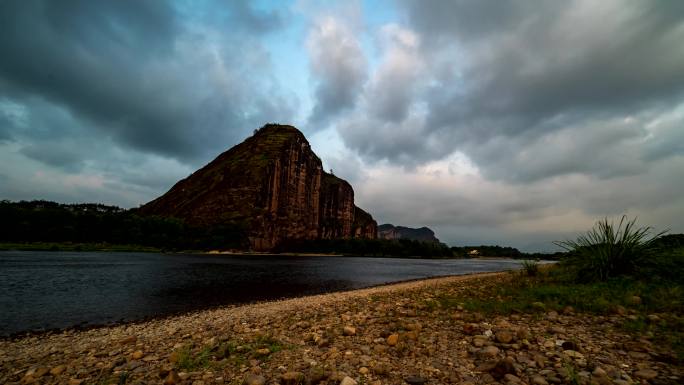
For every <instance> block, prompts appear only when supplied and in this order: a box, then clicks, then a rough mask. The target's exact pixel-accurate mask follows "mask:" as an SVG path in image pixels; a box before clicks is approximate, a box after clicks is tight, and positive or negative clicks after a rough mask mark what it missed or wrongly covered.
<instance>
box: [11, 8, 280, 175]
mask: <svg viewBox="0 0 684 385" xmlns="http://www.w3.org/2000/svg"><path fill="white" fill-rule="evenodd" d="M176 5H177V6H178V7H179V8H173V7H172V4H171V3H166V2H156V1H117V2H113V3H112V2H106V1H71V2H65V3H60V4H55V3H53V2H50V1H31V0H29V1H25V2H23V1H22V2H3V3H2V5H0V14H1V15H3V20H2V22H0V50H1V51H2V52H3V53H4V56H5V59H4V60H2V61H1V62H0V94H1V95H2V96H3V97H4V98H5V99H7V100H11V101H12V102H16V103H19V104H23V105H25V106H27V107H29V108H30V107H32V106H33V105H34V104H35V103H34V102H33V101H34V100H38V99H42V100H43V101H44V102H45V103H50V104H52V105H54V107H55V108H62V109H64V110H65V111H68V113H70V114H71V115H72V116H73V119H74V120H76V121H78V122H79V124H80V126H82V127H84V129H87V130H88V133H87V135H102V136H106V137H110V138H112V139H113V140H114V141H115V142H116V143H117V144H118V145H120V146H123V147H128V148H132V149H135V150H139V151H146V152H150V153H155V154H160V155H164V156H170V157H175V158H178V159H184V160H189V161H197V160H198V159H203V160H204V159H205V157H206V153H207V150H209V152H213V153H215V152H218V151H220V150H222V149H225V147H226V146H227V145H228V144H232V143H234V142H236V141H237V140H238V139H240V138H242V137H244V135H245V134H246V133H247V132H249V131H251V130H252V129H253V128H254V127H258V126H259V125H261V124H263V122H266V121H270V120H276V119H283V120H288V119H289V117H290V116H291V115H292V113H293V105H292V103H291V102H288V100H291V99H292V98H290V95H288V94H287V93H285V92H284V91H281V90H280V89H279V86H278V84H276V83H275V82H274V81H273V79H271V78H270V77H268V76H266V75H267V74H268V72H269V66H270V65H269V62H270V57H269V55H268V53H267V51H265V50H264V49H263V47H262V45H261V44H260V43H259V36H260V35H261V34H264V33H269V32H273V31H275V30H277V29H278V28H279V27H280V26H281V25H282V23H281V21H280V19H279V17H278V15H277V14H274V13H273V12H270V13H269V12H261V11H257V10H255V9H253V8H251V6H249V5H248V4H247V3H242V2H230V3H226V4H224V5H222V6H221V7H218V6H217V5H220V4H218V3H216V4H213V3H211V2H201V3H198V4H196V7H193V8H191V9H181V8H180V6H181V4H176ZM210 10H211V12H210ZM223 23H229V24H223ZM226 25H230V29H226ZM26 26H30V33H29V31H27V30H26ZM30 113H31V114H32V115H37V114H39V112H38V111H30ZM51 130H52V131H54V132H57V133H58V132H60V130H61V128H59V127H53V128H52V129H51ZM36 135H38V134H36ZM46 160H47V159H46Z"/></svg>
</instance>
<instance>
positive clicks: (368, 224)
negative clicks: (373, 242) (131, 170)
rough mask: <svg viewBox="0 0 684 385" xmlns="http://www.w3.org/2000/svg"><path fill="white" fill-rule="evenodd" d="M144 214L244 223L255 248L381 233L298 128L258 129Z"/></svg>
mask: <svg viewBox="0 0 684 385" xmlns="http://www.w3.org/2000/svg"><path fill="white" fill-rule="evenodd" d="M139 212H140V213H141V214H147V215H159V216H164V217H174V218H178V219H181V220H183V221H186V222H187V223H189V224H193V225H199V226H222V225H235V224H239V225H242V226H244V228H246V232H247V235H248V238H249V244H250V246H251V248H252V249H254V250H270V249H272V248H274V247H275V246H277V245H278V244H279V243H280V242H282V241H283V240H287V239H336V238H355V237H358V238H371V239H372V238H376V236H377V223H376V222H375V221H374V220H373V218H372V217H371V216H370V215H369V214H368V213H366V212H365V211H363V210H361V209H360V208H358V207H356V206H355V205H354V190H353V189H352V187H351V185H350V184H349V183H347V182H346V181H344V180H342V179H340V178H337V177H336V176H334V175H332V174H328V173H326V172H324V171H323V167H322V163H321V160H320V159H319V158H318V156H316V154H314V152H313V151H312V150H311V146H310V145H309V142H308V141H307V140H306V138H305V137H304V135H303V134H302V133H301V132H300V131H299V130H297V129H296V128H295V127H292V126H287V125H279V124H267V125H265V126H264V127H262V128H260V129H259V130H257V131H255V133H254V135H253V136H251V137H249V138H247V139H246V140H245V141H244V142H242V143H240V144H238V145H236V146H235V147H233V148H231V149H229V150H228V151H226V152H224V153H222V154H221V155H219V156H218V157H217V158H216V159H214V160H213V161H212V162H210V163H209V164H207V165H206V166H204V167H202V168H201V169H199V170H197V171H196V172H194V173H193V174H191V175H190V176H189V177H187V178H185V179H183V180H181V181H179V182H178V183H176V184H175V185H174V186H173V187H172V188H171V190H169V191H168V192H167V193H166V194H164V195H162V196H161V197H159V198H157V199H155V200H153V201H151V202H149V203H147V204H145V205H143V206H142V207H140V209H139Z"/></svg>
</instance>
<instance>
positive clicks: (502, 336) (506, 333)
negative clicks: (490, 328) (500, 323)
mask: <svg viewBox="0 0 684 385" xmlns="http://www.w3.org/2000/svg"><path fill="white" fill-rule="evenodd" d="M513 338H514V336H513V333H512V332H511V331H510V330H499V331H498V332H496V340H497V341H499V342H501V343H502V344H509V343H511V341H513Z"/></svg>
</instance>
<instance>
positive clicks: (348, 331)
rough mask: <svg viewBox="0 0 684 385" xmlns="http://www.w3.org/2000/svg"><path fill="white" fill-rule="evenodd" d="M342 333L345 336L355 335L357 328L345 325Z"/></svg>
mask: <svg viewBox="0 0 684 385" xmlns="http://www.w3.org/2000/svg"><path fill="white" fill-rule="evenodd" d="M342 334H344V335H345V336H354V335H356V328H355V327H353V326H345V327H344V329H342Z"/></svg>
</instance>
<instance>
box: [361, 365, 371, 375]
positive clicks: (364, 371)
mask: <svg viewBox="0 0 684 385" xmlns="http://www.w3.org/2000/svg"><path fill="white" fill-rule="evenodd" d="M368 372H370V370H369V369H368V368H367V367H365V366H362V367H360V368H359V373H361V374H368Z"/></svg>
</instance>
